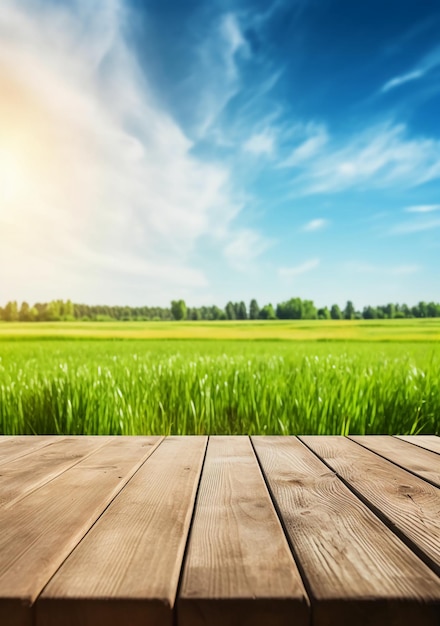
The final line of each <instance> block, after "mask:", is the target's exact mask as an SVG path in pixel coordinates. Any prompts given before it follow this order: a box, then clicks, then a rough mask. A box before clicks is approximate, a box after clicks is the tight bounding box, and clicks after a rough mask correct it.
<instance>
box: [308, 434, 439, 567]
mask: <svg viewBox="0 0 440 626" xmlns="http://www.w3.org/2000/svg"><path fill="white" fill-rule="evenodd" d="M301 440H302V441H304V442H305V443H306V445H307V446H309V448H311V449H312V450H313V451H314V452H316V454H318V455H319V457H321V458H322V459H323V460H324V461H325V462H326V463H327V465H328V466H329V467H331V468H332V469H333V470H334V471H335V472H337V473H338V475H339V476H341V477H342V478H343V479H344V481H345V482H346V483H347V484H348V485H349V486H350V488H351V489H353V490H354V491H355V492H356V493H357V494H358V495H359V496H360V497H361V498H363V499H364V501H365V502H367V503H368V505H369V506H370V507H371V508H373V510H374V511H375V513H376V514H378V515H380V516H382V518H383V519H385V520H386V521H387V524H389V526H390V527H391V528H392V529H393V530H394V531H395V532H398V533H399V535H400V536H401V538H403V539H404V540H405V541H406V542H407V543H408V544H409V545H410V546H411V548H412V549H413V550H415V551H416V552H417V553H418V554H419V555H420V556H422V558H423V559H424V560H425V561H426V562H427V563H428V564H429V565H430V567H432V568H433V569H434V571H435V572H436V573H437V574H440V490H439V489H438V488H436V487H434V486H433V485H430V484H429V483H427V482H425V481H424V480H421V479H420V478H417V477H416V476H413V475H412V474H410V473H409V472H406V471H405V470H403V469H400V468H399V467H397V466H395V465H393V464H392V463H390V462H389V461H386V460H385V459H382V458H380V457H379V456H377V455H375V454H374V453H372V452H370V451H368V450H366V449H365V448H363V447H361V446H359V445H357V444H356V443H354V442H353V441H350V440H349V439H346V438H345V437H337V436H334V437H317V436H304V437H301Z"/></svg>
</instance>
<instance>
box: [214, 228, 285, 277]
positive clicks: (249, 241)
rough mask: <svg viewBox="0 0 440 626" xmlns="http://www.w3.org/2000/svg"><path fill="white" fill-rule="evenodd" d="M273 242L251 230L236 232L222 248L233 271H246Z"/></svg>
mask: <svg viewBox="0 0 440 626" xmlns="http://www.w3.org/2000/svg"><path fill="white" fill-rule="evenodd" d="M273 243H274V242H273V241H271V240H269V239H267V238H266V237H264V236H263V235H261V234H259V233H258V232H256V231H254V230H251V229H242V230H239V231H237V232H236V233H235V234H234V235H233V236H232V237H231V240H230V241H229V243H228V244H227V245H226V246H225V248H224V256H225V257H226V259H227V260H228V263H229V264H230V265H231V266H232V267H233V268H235V269H237V270H240V271H246V270H248V269H249V267H250V266H251V265H253V264H254V261H255V259H256V258H258V257H259V256H260V255H261V254H263V252H265V251H266V250H267V249H268V248H269V247H270V246H271V245H273Z"/></svg>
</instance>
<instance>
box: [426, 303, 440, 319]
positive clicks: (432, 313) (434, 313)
mask: <svg viewBox="0 0 440 626" xmlns="http://www.w3.org/2000/svg"><path fill="white" fill-rule="evenodd" d="M427 309H428V317H440V304H436V303H435V302H428V305H427Z"/></svg>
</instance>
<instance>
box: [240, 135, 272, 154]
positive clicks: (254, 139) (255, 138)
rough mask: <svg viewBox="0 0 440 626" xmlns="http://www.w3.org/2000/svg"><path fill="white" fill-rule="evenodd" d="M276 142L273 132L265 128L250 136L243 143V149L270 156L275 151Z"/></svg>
mask: <svg viewBox="0 0 440 626" xmlns="http://www.w3.org/2000/svg"><path fill="white" fill-rule="evenodd" d="M274 144H275V137H274V135H273V133H271V132H269V131H268V130H264V131H263V132H261V133H256V134H254V135H252V136H251V137H249V139H248V140H247V141H246V142H245V143H244V145H243V150H244V151H245V152H250V153H251V154H255V155H261V154H266V155H268V156H270V155H271V154H272V153H273V150H274Z"/></svg>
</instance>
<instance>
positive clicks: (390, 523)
mask: <svg viewBox="0 0 440 626" xmlns="http://www.w3.org/2000/svg"><path fill="white" fill-rule="evenodd" d="M438 440H439V438H434V437H430V436H425V437H421V438H420V439H419V438H418V437H417V438H414V437H411V438H409V439H408V438H403V437H399V438H398V437H388V436H379V437H377V436H376V437H354V436H353V437H352V438H351V439H350V438H344V437H300V438H296V437H254V438H252V439H249V438H248V437H211V438H209V441H208V439H207V438H204V437H167V438H160V437H131V438H130V437H0V625H1V626H55V625H56V626H64V625H66V626H91V625H92V624H93V625H94V626H95V625H96V626H100V625H101V624H103V625H104V624H105V626H116V624H118V626H120V625H121V624H124V626H125V624H127V626H138V625H140V624H145V626H148V625H150V626H151V625H154V626H171V624H173V626H180V625H182V626H201V625H202V624H203V625H206V626H217V624H222V625H223V624H227V625H228V626H229V625H231V626H260V625H262V624H268V625H269V624H270V625H271V626H272V625H274V624H283V625H284V624H286V625H287V624H292V626H294V625H301V624H307V625H308V626H348V624H350V626H351V625H352V624H354V625H356V626H367V625H368V626H373V625H374V626H385V625H386V626H408V625H409V624H411V625H412V624H414V625H415V626H439V625H440V579H439V576H438V574H439V572H440V499H439V494H440V489H439V488H438V487H436V486H434V484H433V483H437V481H438V474H439V467H438V462H439V460H440V455H439V454H438V453H436V451H437V450H439V451H440V446H438ZM207 441H208V447H207V448H206V443H207ZM205 450H206V451H207V452H206V457H205V456H204V455H205ZM403 468H406V469H403ZM428 481H430V482H428Z"/></svg>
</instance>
